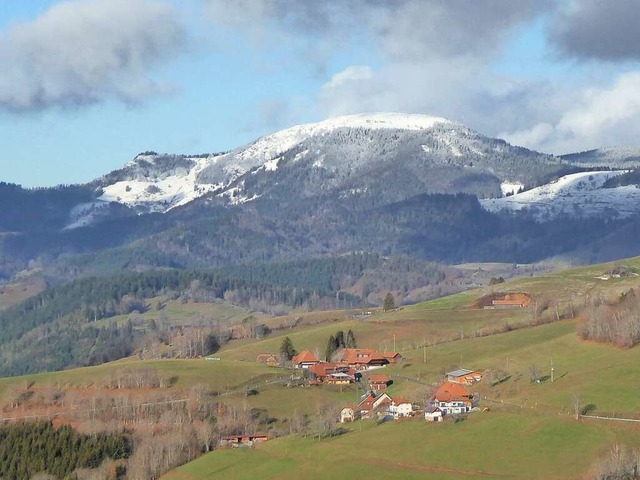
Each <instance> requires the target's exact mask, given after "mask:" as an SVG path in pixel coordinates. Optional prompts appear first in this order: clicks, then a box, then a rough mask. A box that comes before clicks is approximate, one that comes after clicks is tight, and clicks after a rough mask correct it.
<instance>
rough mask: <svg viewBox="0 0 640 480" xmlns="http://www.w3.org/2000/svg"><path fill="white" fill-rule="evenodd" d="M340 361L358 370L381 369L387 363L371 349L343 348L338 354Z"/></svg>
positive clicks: (387, 361)
mask: <svg viewBox="0 0 640 480" xmlns="http://www.w3.org/2000/svg"><path fill="white" fill-rule="evenodd" d="M338 355H339V356H340V360H342V361H344V362H346V363H348V364H349V366H351V367H354V368H356V369H358V370H362V369H366V368H372V367H383V366H385V365H387V364H388V363H389V360H387V359H386V358H384V357H383V356H382V354H380V353H379V352H377V351H376V350H373V349H371V348H345V349H343V350H341V351H340V352H339V354H338Z"/></svg>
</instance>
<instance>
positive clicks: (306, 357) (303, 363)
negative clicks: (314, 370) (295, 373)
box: [291, 350, 319, 368]
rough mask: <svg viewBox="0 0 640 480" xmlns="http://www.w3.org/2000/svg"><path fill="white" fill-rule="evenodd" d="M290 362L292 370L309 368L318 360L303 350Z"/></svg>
mask: <svg viewBox="0 0 640 480" xmlns="http://www.w3.org/2000/svg"><path fill="white" fill-rule="evenodd" d="M291 362H292V363H293V367H294V368H309V367H310V366H311V365H315V364H316V363H319V360H318V359H317V358H316V356H315V355H314V354H313V353H311V352H310V351H309V350H303V351H301V352H300V353H299V354H298V355H295V356H294V357H293V358H292V359H291Z"/></svg>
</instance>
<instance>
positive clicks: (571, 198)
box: [480, 170, 640, 220]
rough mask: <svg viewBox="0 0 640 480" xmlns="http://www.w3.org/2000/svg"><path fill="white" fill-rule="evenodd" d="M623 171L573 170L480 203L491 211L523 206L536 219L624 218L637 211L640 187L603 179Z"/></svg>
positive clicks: (517, 208)
mask: <svg viewBox="0 0 640 480" xmlns="http://www.w3.org/2000/svg"><path fill="white" fill-rule="evenodd" d="M623 173H625V171H624V170H618V171H609V170H607V171H591V172H580V173H574V174H571V175H566V176H563V177H561V178H560V179H558V180H554V181H552V182H551V183H549V184H547V185H543V186H540V187H537V188H533V189H531V190H528V191H526V192H522V193H516V194H514V195H510V196H507V197H503V198H492V199H484V200H481V201H480V203H481V204H482V206H483V207H484V208H486V209H487V210H489V211H493V212H499V211H501V210H507V211H517V210H524V209H526V210H529V211H530V212H531V213H533V214H534V216H535V217H536V218H537V219H538V220H549V219H552V218H555V217H558V216H560V215H566V216H570V217H605V218H627V217H630V216H632V215H637V214H638V213H640V212H639V210H640V209H639V206H640V188H638V187H637V186H635V185H625V186H620V187H611V188H606V187H605V182H606V181H607V180H609V179H610V178H613V177H617V176H619V175H622V174H623Z"/></svg>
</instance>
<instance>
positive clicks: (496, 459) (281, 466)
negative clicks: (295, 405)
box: [162, 412, 638, 480]
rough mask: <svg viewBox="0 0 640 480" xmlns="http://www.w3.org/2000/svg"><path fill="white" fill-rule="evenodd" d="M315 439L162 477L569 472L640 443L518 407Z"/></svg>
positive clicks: (241, 453)
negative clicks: (622, 445)
mask: <svg viewBox="0 0 640 480" xmlns="http://www.w3.org/2000/svg"><path fill="white" fill-rule="evenodd" d="M351 428H352V431H351V432H350V433H348V434H346V435H342V436H339V437H334V438H331V439H326V440H322V441H320V442H318V440H317V438H316V439H313V438H310V437H308V438H302V437H298V436H289V437H284V438H280V439H276V440H273V441H269V442H267V443H265V444H263V445H261V446H260V447H258V448H256V449H254V450H249V449H235V450H223V451H217V452H214V453H211V454H209V455H206V456H203V457H201V458H199V459H198V460H196V461H194V462H191V463H190V464H188V465H185V466H183V467H180V468H178V469H176V470H175V471H173V472H170V473H169V474H167V475H165V476H163V477H162V478H163V479H164V480H192V479H193V480H196V479H198V480H208V479H222V478H234V479H238V480H240V479H250V478H256V477H260V478H266V479H275V478H279V479H289V478H291V479H293V478H307V479H318V480H320V479H325V478H327V476H329V477H331V478H335V479H349V478H367V477H372V478H381V479H392V478H403V479H405V478H406V479H422V478H430V479H443V480H444V479H446V480H452V479H466V478H475V477H478V478H511V479H523V478H531V479H542V478H544V479H570V478H581V477H582V475H584V474H586V473H587V472H588V470H589V469H590V466H591V463H592V460H593V459H594V458H597V457H599V456H601V455H604V454H605V453H606V452H607V450H608V449H609V446H610V445H611V444H612V443H614V442H617V441H624V442H632V443H635V444H637V442H638V439H637V438H635V437H636V435H635V434H634V431H632V430H631V429H629V428H618V429H615V430H613V429H609V428H606V427H604V428H603V427H602V426H601V425H597V424H592V423H584V422H582V423H581V422H575V421H571V420H568V419H564V418H562V419H557V418H551V417H544V416H534V415H520V414H514V413H495V412H488V413H478V414H476V415H471V416H469V418H468V419H467V420H466V421H464V422H459V423H453V422H446V423H444V424H427V423H426V422H424V421H406V422H397V423H387V424H384V425H374V424H373V423H368V424H365V425H363V426H362V428H361V426H360V425H358V424H354V425H352V426H351Z"/></svg>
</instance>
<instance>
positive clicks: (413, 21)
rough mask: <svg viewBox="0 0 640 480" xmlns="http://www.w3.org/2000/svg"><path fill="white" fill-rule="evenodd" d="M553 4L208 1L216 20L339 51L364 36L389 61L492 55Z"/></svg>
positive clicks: (529, 0) (505, 0)
mask: <svg viewBox="0 0 640 480" xmlns="http://www.w3.org/2000/svg"><path fill="white" fill-rule="evenodd" d="M550 3H551V0H520V1H517V2H514V1H513V0H493V1H491V2H477V1H468V0H447V1H446V2H443V1H441V0H387V1H385V0H349V1H344V0H323V1H300V0H234V1H233V2H230V1H227V0H208V3H207V4H208V6H209V11H210V13H211V16H212V18H213V19H214V20H216V21H218V22H222V23H227V24H231V25H234V26H245V27H248V28H250V29H251V30H252V31H254V32H256V31H258V32H259V34H260V38H261V39H264V38H266V37H268V35H267V34H266V33H265V31H266V29H268V28H269V26H274V25H275V26H278V27H281V28H283V29H284V30H285V32H288V33H290V34H292V35H299V34H300V33H305V34H311V35H314V36H315V37H317V38H322V39H324V40H325V41H333V42H334V44H335V45H336V46H337V47H339V44H340V40H342V39H345V38H350V37H353V36H354V35H364V36H365V38H368V39H370V40H371V41H373V42H374V45H373V46H374V47H376V48H377V49H378V50H379V51H381V52H382V53H384V54H386V55H387V56H388V57H389V58H392V59H395V60H398V59H403V58H406V59H421V58H428V57H436V56H447V55H467V54H470V55H484V54H485V53H487V52H493V51H494V50H495V49H496V48H497V47H498V46H499V44H500V42H501V41H502V40H503V39H504V37H505V35H506V34H507V33H508V32H509V31H510V30H511V28H512V27H514V26H515V25H517V24H518V23H520V22H522V21H526V20H528V19H531V18H532V17H533V16H535V15H536V14H537V13H539V12H541V11H543V10H545V9H546V8H547V7H548V6H549V5H550Z"/></svg>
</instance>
